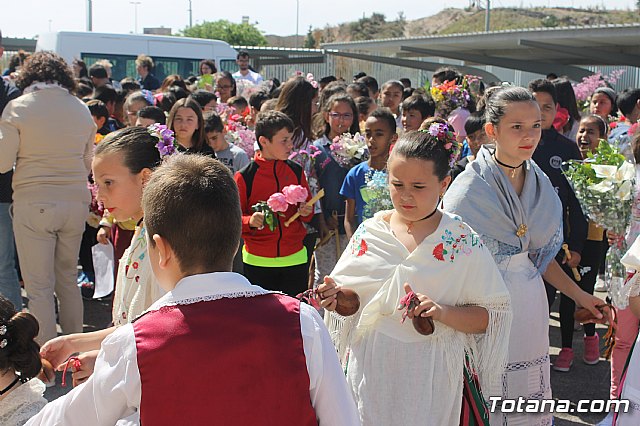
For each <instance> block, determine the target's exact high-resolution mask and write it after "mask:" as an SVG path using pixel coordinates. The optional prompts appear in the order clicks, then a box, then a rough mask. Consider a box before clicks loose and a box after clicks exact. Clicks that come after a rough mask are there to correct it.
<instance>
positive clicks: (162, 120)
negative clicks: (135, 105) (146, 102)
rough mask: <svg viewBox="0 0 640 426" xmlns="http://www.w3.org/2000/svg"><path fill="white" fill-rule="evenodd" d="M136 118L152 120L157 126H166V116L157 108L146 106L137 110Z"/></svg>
mask: <svg viewBox="0 0 640 426" xmlns="http://www.w3.org/2000/svg"><path fill="white" fill-rule="evenodd" d="M138 117H140V118H147V119H149V120H153V121H155V122H156V123H158V124H167V116H166V115H164V111H162V109H161V108H158V107H157V106H146V107H144V108H140V109H139V110H138Z"/></svg>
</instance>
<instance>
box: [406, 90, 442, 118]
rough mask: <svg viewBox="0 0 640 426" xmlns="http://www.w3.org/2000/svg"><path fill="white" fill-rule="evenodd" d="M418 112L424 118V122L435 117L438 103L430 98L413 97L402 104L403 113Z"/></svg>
mask: <svg viewBox="0 0 640 426" xmlns="http://www.w3.org/2000/svg"><path fill="white" fill-rule="evenodd" d="M412 109H414V110H416V111H418V112H419V113H420V115H421V116H422V120H424V119H425V118H427V117H433V116H434V115H435V114H436V103H435V102H433V99H431V98H430V97H429V98H427V97H426V96H422V95H411V96H409V97H408V98H407V99H405V100H404V101H403V102H402V111H409V110H412Z"/></svg>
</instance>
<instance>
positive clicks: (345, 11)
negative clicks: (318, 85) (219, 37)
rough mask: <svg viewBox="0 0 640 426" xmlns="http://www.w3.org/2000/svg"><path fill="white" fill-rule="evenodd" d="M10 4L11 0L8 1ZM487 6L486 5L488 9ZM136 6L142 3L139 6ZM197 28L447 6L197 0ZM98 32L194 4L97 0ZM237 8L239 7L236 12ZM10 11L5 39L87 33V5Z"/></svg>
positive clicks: (497, 0)
mask: <svg viewBox="0 0 640 426" xmlns="http://www.w3.org/2000/svg"><path fill="white" fill-rule="evenodd" d="M5 1H9V0H5ZM469 1H470V0H449V1H448V2H447V4H446V5H447V7H455V8H464V7H467V6H468V5H469ZM485 1H486V0H481V2H482V3H484V2H485ZM132 3H138V4H137V5H134V4H132ZM191 3H192V10H193V15H192V16H193V23H194V24H197V23H200V22H203V21H215V20H218V19H227V20H229V21H232V22H241V20H242V16H249V20H250V22H252V23H255V22H257V27H258V28H259V29H260V30H261V31H263V32H264V33H265V34H275V35H292V34H295V33H296V4H297V3H298V4H299V18H298V19H299V20H298V28H299V34H306V32H307V29H308V28H309V26H312V27H314V28H323V27H324V26H326V25H327V24H329V25H332V26H333V25H337V24H339V23H342V22H349V21H355V20H357V19H359V18H361V17H362V16H363V14H365V15H366V16H370V15H371V13H373V12H379V13H383V14H385V15H386V17H387V19H388V20H392V19H395V18H396V17H397V16H398V12H400V11H402V12H404V14H405V16H406V18H407V19H409V20H412V19H418V18H423V17H426V16H430V15H434V14H436V13H438V12H439V11H440V10H442V9H443V2H426V1H424V0H402V1H401V2H397V1H393V0H361V1H353V0H348V1H345V0H321V1H318V0H298V2H296V0H241V1H238V2H235V1H229V0H226V1H212V0H192V1H191ZM92 4H93V30H94V31H96V32H108V33H124V34H127V33H132V32H134V31H135V28H136V17H135V15H136V13H135V9H137V29H138V32H139V33H142V29H143V28H144V27H161V26H163V27H169V28H172V30H173V31H174V32H177V31H178V30H180V29H183V28H185V27H186V26H187V25H188V24H189V12H188V8H189V0H135V1H132V0H92ZM235 5H238V6H237V7H236V6H235ZM491 5H492V7H530V6H559V7H574V6H575V7H578V6H580V7H582V8H586V7H596V6H597V7H600V8H603V7H604V6H603V5H604V0H554V1H551V0H491ZM606 5H607V8H609V9H627V8H630V9H634V8H635V0H608V1H607V2H606ZM10 9H11V11H10V12H9V11H8V10H5V11H6V12H7V13H4V14H3V16H2V18H0V30H2V34H3V36H5V37H26V38H32V37H34V36H36V35H37V34H39V33H43V32H48V31H50V30H51V31H65V30H66V31H85V30H86V21H87V19H86V9H87V0H18V1H12V2H11V6H10Z"/></svg>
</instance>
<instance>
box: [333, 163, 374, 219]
mask: <svg viewBox="0 0 640 426" xmlns="http://www.w3.org/2000/svg"><path fill="white" fill-rule="evenodd" d="M369 170H371V168H370V167H369V163H368V162H367V161H363V162H362V163H360V164H358V165H357V166H355V167H353V168H352V169H351V170H349V173H347V177H345V178H344V182H343V183H342V188H340V194H341V195H343V196H344V198H351V199H352V200H356V226H358V225H360V224H361V223H362V220H363V219H362V210H363V209H364V205H365V202H364V200H363V199H362V193H361V192H360V188H362V187H364V186H365V185H366V177H367V173H369Z"/></svg>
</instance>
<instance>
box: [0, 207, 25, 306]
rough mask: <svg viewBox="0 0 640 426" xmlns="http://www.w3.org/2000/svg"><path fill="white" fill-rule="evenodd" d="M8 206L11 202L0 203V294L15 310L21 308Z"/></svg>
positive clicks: (14, 247)
mask: <svg viewBox="0 0 640 426" xmlns="http://www.w3.org/2000/svg"><path fill="white" fill-rule="evenodd" d="M10 206H11V203H0V294H2V295H3V296H4V297H6V298H7V299H9V300H10V301H11V302H12V303H13V304H14V305H15V307H16V309H17V310H22V296H21V295H20V283H19V282H18V273H17V272H16V258H15V252H16V246H15V243H14V240H13V226H12V224H11V216H9V207H10Z"/></svg>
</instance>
